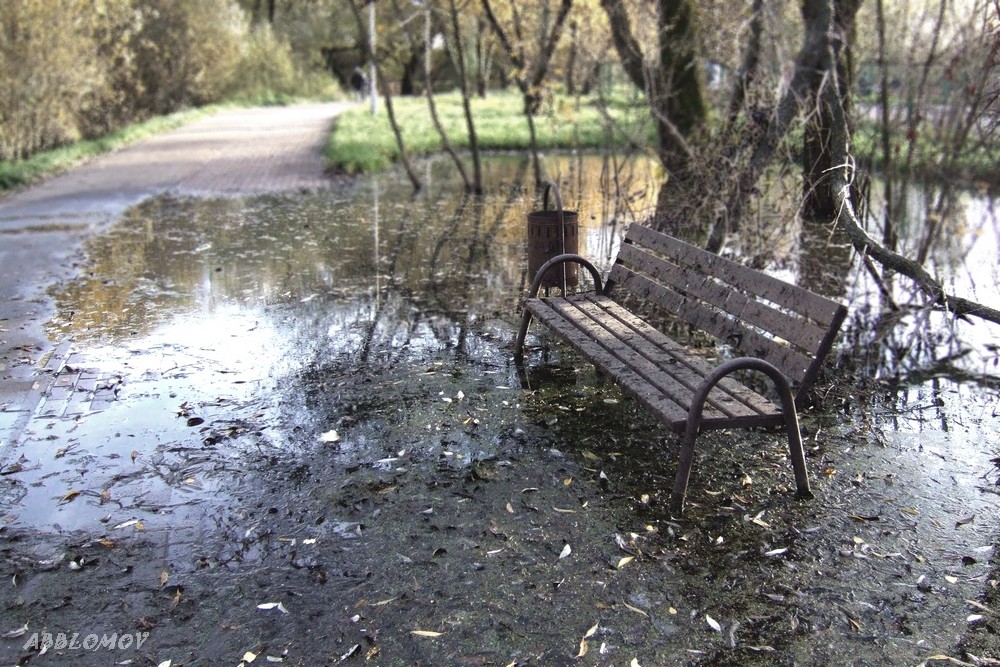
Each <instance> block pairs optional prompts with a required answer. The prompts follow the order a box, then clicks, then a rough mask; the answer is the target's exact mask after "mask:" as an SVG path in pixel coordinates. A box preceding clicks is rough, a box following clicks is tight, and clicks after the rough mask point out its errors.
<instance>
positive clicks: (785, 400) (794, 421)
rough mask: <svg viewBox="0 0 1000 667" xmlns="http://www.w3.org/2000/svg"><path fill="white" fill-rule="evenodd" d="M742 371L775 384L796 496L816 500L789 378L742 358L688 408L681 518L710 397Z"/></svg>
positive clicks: (715, 375)
mask: <svg viewBox="0 0 1000 667" xmlns="http://www.w3.org/2000/svg"><path fill="white" fill-rule="evenodd" d="M739 370H752V371H758V372H761V373H763V374H765V375H767V376H768V377H769V378H771V380H772V381H773V382H774V384H775V387H776V388H777V390H778V395H779V396H780V398H781V412H782V416H783V417H784V421H785V432H786V433H787V434H788V447H789V456H790V457H791V459H792V470H793V472H794V473H795V486H796V490H797V492H796V495H797V496H798V497H799V498H812V497H813V495H812V491H810V490H809V477H808V476H807V473H806V460H805V452H804V451H803V449H802V435H801V433H800V432H799V419H798V415H797V414H796V412H795V399H794V398H793V397H792V389H791V386H790V385H789V383H788V379H787V378H786V377H785V375H784V374H783V373H782V372H781V371H780V370H778V368H777V367H776V366H774V365H773V364H771V363H770V362H768V361H765V360H764V359H758V358H756V357H739V358H736V359H730V360H728V361H724V362H723V363H722V364H720V365H719V367H718V368H716V369H715V370H714V371H712V372H711V373H710V374H709V375H708V376H707V377H706V378H705V380H704V381H703V382H702V384H701V386H700V387H698V389H697V391H695V393H694V398H693V399H692V401H691V407H690V408H688V417H687V425H686V428H685V430H684V437H683V439H682V442H681V454H680V461H679V463H678V470H677V477H676V478H675V479H674V491H673V494H672V495H671V500H670V507H671V511H672V512H673V513H674V514H675V515H676V516H680V514H681V511H682V510H683V509H684V496H685V495H686V494H687V485H688V479H689V477H690V475H691V465H692V464H693V462H694V442H695V437H696V436H697V435H698V430H699V429H700V428H701V417H702V410H703V409H704V407H705V401H706V400H707V399H708V394H709V392H710V391H712V388H713V387H715V385H717V384H718V383H719V382H720V381H721V380H722V379H723V378H725V377H726V376H727V375H730V374H731V373H734V372H736V371H739Z"/></svg>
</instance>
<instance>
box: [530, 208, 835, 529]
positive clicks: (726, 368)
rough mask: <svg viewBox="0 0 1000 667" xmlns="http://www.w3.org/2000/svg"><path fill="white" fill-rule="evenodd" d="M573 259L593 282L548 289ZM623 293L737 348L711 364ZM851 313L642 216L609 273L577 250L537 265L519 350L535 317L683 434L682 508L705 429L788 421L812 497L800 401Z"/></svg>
mask: <svg viewBox="0 0 1000 667" xmlns="http://www.w3.org/2000/svg"><path fill="white" fill-rule="evenodd" d="M568 262H574V263H577V264H579V265H580V266H582V267H583V268H584V269H586V270H587V271H588V272H589V273H590V276H591V278H592V279H593V282H594V286H595V292H593V293H582V294H581V293H577V294H567V293H565V292H564V291H563V292H560V293H559V294H557V295H555V296H539V289H540V287H541V284H542V278H543V276H544V275H545V273H546V271H548V270H549V269H550V268H551V267H553V266H558V265H560V264H563V263H568ZM625 294H628V295H632V296H633V297H639V298H641V299H642V300H643V301H645V302H648V303H652V304H653V305H655V306H657V307H659V308H661V309H664V310H666V311H667V312H669V313H672V314H673V315H674V316H676V317H677V318H679V319H680V320H682V321H684V322H685V323H687V324H688V325H691V326H693V327H695V328H697V329H699V330H701V331H704V332H706V333H708V334H711V335H712V336H714V337H715V338H716V339H717V340H719V341H721V342H724V343H726V344H728V345H729V347H731V348H732V350H733V351H734V353H735V354H736V355H738V356H736V357H735V358H732V359H728V360H726V361H724V362H723V363H721V364H719V365H718V366H716V367H712V365H711V364H709V363H708V362H707V361H706V360H705V359H703V358H701V357H698V356H696V355H693V354H691V353H690V352H689V351H687V350H685V348H684V346H682V345H680V344H679V343H677V342H676V341H674V340H672V339H671V338H669V337H668V336H666V335H664V334H663V333H662V332H661V331H659V330H657V329H656V328H654V327H653V326H651V325H650V324H649V323H647V322H645V321H644V320H642V319H641V318H640V317H638V316H636V315H635V314H633V313H632V312H631V311H630V310H628V309H627V308H625V307H624V306H622V305H621V300H620V299H618V298H617V297H618V296H619V295H625ZM846 315H847V309H846V308H845V307H844V306H843V305H842V304H840V303H837V302H836V301H833V300H831V299H828V298H826V297H823V296H820V295H818V294H814V293H813V292H810V291H808V290H806V289H803V288H801V287H798V286H796V285H792V284H790V283H787V282H784V281H782V280H779V279H777V278H774V277H773V276H769V275H767V274H765V273H762V272H760V271H757V270H754V269H751V268H749V267H746V266H743V265H741V264H738V263H736V262H733V261H731V260H728V259H725V258H723V257H720V256H718V255H715V254H713V253H710V252H707V251H705V250H702V249H700V248H697V247H695V246H692V245H689V244H687V243H685V242H683V241H680V240H678V239H675V238H673V237H670V236H667V235H666V234H663V233H661V232H657V231H655V230H653V229H650V228H648V227H644V226H641V225H638V224H633V225H631V226H630V227H629V230H628V233H627V234H626V236H625V239H624V243H623V244H622V246H621V248H620V250H619V252H618V256H617V257H616V259H615V263H614V265H613V267H612V269H611V271H610V273H609V275H608V279H607V281H606V282H605V281H602V280H601V275H600V271H598V269H597V268H596V267H595V266H594V265H593V264H592V263H591V262H589V261H588V260H587V259H586V258H584V257H582V256H580V255H576V254H563V255H559V256H557V257H554V258H552V259H550V260H549V261H548V262H546V263H545V264H544V265H543V266H542V267H541V268H540V269H539V270H538V272H537V274H536V275H535V278H534V280H533V282H532V286H531V291H530V293H529V295H528V298H527V300H526V301H525V303H524V312H523V316H522V320H521V327H520V330H519V331H518V334H517V339H516V341H515V345H514V359H515V362H516V364H517V365H518V367H519V368H520V369H522V370H523V368H524V341H525V338H526V336H527V333H528V327H529V325H530V323H531V321H532V319H535V320H538V321H539V322H541V323H543V324H545V325H547V326H548V327H549V328H550V329H551V330H552V331H554V332H555V333H556V334H558V335H559V336H560V337H561V338H563V339H565V340H566V341H567V342H569V343H570V344H571V345H572V346H573V347H574V348H575V349H576V350H577V351H578V352H579V353H580V354H582V355H583V356H584V357H586V358H587V359H588V360H589V361H591V362H592V363H593V364H594V365H595V366H596V367H597V368H598V369H599V370H601V371H602V372H604V373H605V374H607V375H609V376H610V377H611V378H613V379H614V380H615V381H616V382H617V383H618V384H619V385H620V386H621V387H622V388H623V389H624V390H625V391H626V392H628V393H629V394H631V395H633V396H634V397H636V398H637V399H638V400H639V401H640V402H641V403H642V404H643V405H645V406H646V407H647V408H648V409H650V410H651V411H652V412H653V413H654V414H656V416H657V417H658V418H659V419H660V420H661V421H662V422H663V423H664V424H665V425H667V426H668V427H669V428H670V429H671V430H672V431H674V432H675V433H678V434H681V435H682V440H681V451H680V459H679V464H678V470H677V476H676V478H675V480H674V488H673V492H672V494H671V501H670V510H671V512H672V513H673V514H674V515H675V516H679V515H680V514H681V512H682V511H683V508H684V499H685V496H686V494H687V486H688V481H689V479H690V476H691V467H692V464H693V461H694V447H695V440H696V438H697V436H698V433H699V432H700V431H702V430H708V429H721V428H751V427H775V426H784V428H785V432H786V433H787V435H788V445H789V454H790V456H791V461H792V468H793V471H794V474H795V485H796V495H797V497H799V498H811V497H812V492H811V491H810V489H809V478H808V475H807V472H806V464H805V454H804V452H803V448H802V436H801V434H800V431H799V422H798V416H797V410H799V409H801V408H802V407H803V404H804V399H805V395H806V392H807V391H808V389H809V388H810V387H811V386H812V384H813V383H814V382H815V380H816V377H817V375H818V373H819V371H820V368H821V367H822V364H823V360H824V358H825V357H826V355H827V353H828V352H829V351H830V349H831V347H832V346H833V342H834V339H835V338H836V336H837V332H838V331H839V330H840V326H841V324H842V323H843V321H844V318H845V317H846ZM742 370H750V371H756V372H760V373H763V374H765V375H766V376H767V377H769V378H770V379H771V380H772V381H773V382H774V386H775V389H776V390H777V393H778V396H779V400H778V402H777V403H775V402H773V401H772V400H770V399H768V398H766V397H765V396H763V395H761V394H759V393H757V392H756V391H754V390H752V389H750V388H749V387H747V386H746V385H744V384H743V383H741V382H739V381H737V380H736V379H735V378H732V377H729V376H730V375H732V374H733V373H735V372H736V371H742ZM793 387H794V390H793Z"/></svg>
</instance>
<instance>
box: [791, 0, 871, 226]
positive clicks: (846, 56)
mask: <svg viewBox="0 0 1000 667" xmlns="http://www.w3.org/2000/svg"><path fill="white" fill-rule="evenodd" d="M819 4H821V3H819V2H812V1H810V2H804V3H803V5H802V11H803V18H805V20H806V21H807V22H808V21H809V20H810V16H809V15H807V12H810V13H811V12H817V11H826V10H825V9H820V8H819V7H818V5H819ZM860 6H861V0H834V1H833V33H832V35H831V39H830V48H827V49H824V52H823V54H824V55H823V56H821V58H820V61H819V62H818V63H817V67H816V69H815V70H814V71H813V72H812V73H811V81H810V84H809V86H810V90H811V91H812V92H813V95H814V97H813V99H814V100H815V102H816V111H815V113H814V114H811V115H810V116H809V122H808V123H807V124H806V131H805V137H804V139H803V146H802V160H803V163H802V172H803V177H802V188H803V195H804V198H803V202H802V214H803V217H804V219H805V220H807V221H818V222H828V221H830V220H832V219H833V218H834V217H835V216H836V215H837V204H836V197H835V196H834V193H833V191H832V190H831V181H832V179H831V177H830V172H831V169H832V168H833V166H834V165H833V161H832V150H831V147H830V141H831V132H832V129H831V125H832V124H833V116H832V114H833V111H832V110H831V109H830V107H829V105H828V104H826V103H825V102H824V101H823V100H824V99H826V96H824V95H823V94H822V89H823V87H824V86H828V85H832V86H834V87H835V92H836V94H837V96H838V97H839V98H840V105H841V106H842V107H843V108H844V109H845V111H846V112H847V118H848V120H849V119H850V113H849V110H850V108H851V104H852V103H851V97H852V96H851V86H852V84H853V81H854V64H853V60H854V59H853V56H852V49H851V40H852V39H853V38H854V33H855V30H854V17H855V15H856V14H857V11H858V9H859V8H860ZM834 67H835V68H836V74H837V76H836V77H835V78H831V77H830V74H831V72H832V70H833V68H834ZM810 106H811V105H810Z"/></svg>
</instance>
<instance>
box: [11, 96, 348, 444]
mask: <svg viewBox="0 0 1000 667" xmlns="http://www.w3.org/2000/svg"><path fill="white" fill-rule="evenodd" d="M347 106H348V105H344V104H302V105H293V106H287V107H265V108H253V109H231V110H225V111H220V112H218V113H215V114H213V115H211V116H206V117H203V118H201V119H199V120H196V121H194V122H192V123H190V124H188V125H186V126H184V127H182V128H179V129H177V130H174V131H171V132H167V133H164V134H161V135H158V136H156V137H153V138H150V139H147V140H144V141H141V142H139V143H136V144H133V145H132V146H129V147H128V148H125V149H123V150H120V151H117V152H115V153H111V154H108V155H104V156H101V157H99V158H96V159H94V160H92V161H89V162H87V163H85V164H83V165H80V166H78V167H76V168H74V169H71V170H69V171H67V172H65V173H63V174H60V175H58V176H55V177H53V178H50V179H48V180H46V181H44V182H43V183H41V184H39V185H37V186H35V187H33V188H29V189H26V190H22V191H19V192H16V193H13V194H11V195H8V196H6V197H3V198H0V454H2V449H3V444H4V443H6V442H7V441H8V440H9V439H10V437H13V434H16V432H17V430H18V425H19V424H20V423H21V422H23V421H24V419H25V417H26V416H27V413H29V412H30V411H32V410H33V409H34V407H35V406H36V405H37V401H38V398H39V395H40V392H43V391H45V389H46V387H44V386H40V385H42V384H44V383H43V382H40V380H39V375H40V374H41V373H43V372H45V371H51V370H52V368H53V365H54V364H57V363H58V359H54V358H53V357H56V356H58V354H53V353H54V352H58V351H57V350H56V349H55V348H54V346H53V343H51V342H50V341H49V340H48V339H47V337H46V336H45V332H44V329H43V327H44V324H45V322H46V321H48V319H49V317H50V316H51V314H52V309H53V304H52V302H51V299H50V297H49V296H48V291H49V290H50V288H51V287H52V286H53V285H55V284H58V283H59V282H61V281H65V280H68V279H71V278H72V277H73V276H74V275H75V271H76V270H77V267H78V266H79V263H80V261H81V260H82V258H83V257H82V247H83V243H84V241H85V240H86V239H87V238H88V237H89V236H91V235H93V234H96V233H99V232H101V231H102V230H103V229H105V228H106V227H107V226H109V225H110V224H111V223H113V222H114V221H115V220H117V219H118V218H119V217H120V216H121V215H122V213H124V212H125V210H126V209H128V208H129V207H131V206H134V205H135V204H137V203H139V202H140V201H142V200H144V199H146V198H148V197H151V196H155V195H157V194H160V193H163V192H171V193H176V194H179V195H194V196H227V195H237V194H251V193H258V192H288V191H298V190H317V189H322V188H326V187H329V186H330V184H331V181H330V179H329V178H327V176H326V175H325V173H324V161H323V149H324V147H325V144H326V138H327V135H328V133H329V130H330V127H331V124H332V122H333V119H334V117H335V116H336V115H337V114H338V113H340V112H341V111H342V110H343V109H345V108H347Z"/></svg>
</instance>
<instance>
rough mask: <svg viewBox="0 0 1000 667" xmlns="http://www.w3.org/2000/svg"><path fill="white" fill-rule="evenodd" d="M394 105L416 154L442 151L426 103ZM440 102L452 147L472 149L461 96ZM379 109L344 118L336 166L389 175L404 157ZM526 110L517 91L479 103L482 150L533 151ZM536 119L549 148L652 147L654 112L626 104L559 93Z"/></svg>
mask: <svg viewBox="0 0 1000 667" xmlns="http://www.w3.org/2000/svg"><path fill="white" fill-rule="evenodd" d="M392 104H393V109H394V111H395V116H396V120H397V122H398V123H399V126H400V131H401V133H402V135H403V143H404V144H405V146H406V150H407V151H408V152H409V153H410V154H412V155H425V154H428V153H433V152H437V151H440V150H441V149H442V143H441V138H440V135H439V134H438V132H437V130H436V129H435V127H434V124H433V121H432V118H431V114H430V109H429V107H428V102H427V99H426V98H425V97H396V98H393V100H392ZM435 104H436V107H437V113H438V117H439V118H440V120H441V125H442V127H443V128H444V130H445V134H446V135H447V137H448V141H449V143H451V145H452V146H453V147H455V148H458V149H466V148H469V146H470V141H469V132H468V127H467V125H466V121H465V111H464V109H463V107H462V98H461V95H460V94H458V93H457V92H455V93H447V94H442V95H437V96H435ZM378 107H379V108H378V114H377V115H376V116H374V117H373V116H372V115H371V111H370V107H369V106H368V104H364V105H359V106H357V107H356V108H354V109H351V110H350V111H347V112H345V113H344V114H342V115H341V116H339V117H338V119H337V123H336V125H335V127H334V130H333V132H332V134H331V136H330V140H329V143H328V145H327V153H326V155H327V162H328V164H329V165H330V166H331V167H332V168H334V169H336V170H339V171H343V172H347V173H357V172H365V171H372V170H377V169H384V168H386V167H388V166H389V165H390V164H392V163H393V162H395V161H396V160H398V159H399V147H398V146H397V144H396V140H395V138H394V137H393V134H392V128H391V126H390V124H389V118H388V113H387V111H386V107H385V100H384V99H382V98H380V99H379V105H378ZM523 109H524V102H523V99H522V97H521V95H520V93H516V92H492V93H490V95H488V96H487V97H486V98H485V99H482V98H474V99H473V100H472V115H473V121H474V124H475V130H476V137H477V139H478V143H479V147H480V149H482V150H527V149H528V148H529V147H530V145H531V133H530V130H529V128H528V122H527V119H526V118H525V116H524V112H523ZM534 121H535V131H536V133H537V139H538V145H539V147H540V148H543V149H553V148H598V147H601V146H606V145H626V144H632V145H639V146H645V145H649V144H650V143H652V141H653V138H652V137H653V134H652V133H653V132H654V128H653V127H652V123H650V122H649V112H648V110H647V109H646V108H645V107H644V106H638V107H637V106H634V105H628V104H626V103H624V102H620V103H616V105H615V106H612V107H606V108H605V107H602V105H601V104H600V103H599V102H598V100H596V99H595V98H592V97H580V98H575V97H566V96H560V95H556V96H553V97H551V98H549V99H548V100H546V102H545V103H544V104H543V107H542V110H541V112H540V113H539V114H538V115H536V116H535V118H534Z"/></svg>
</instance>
